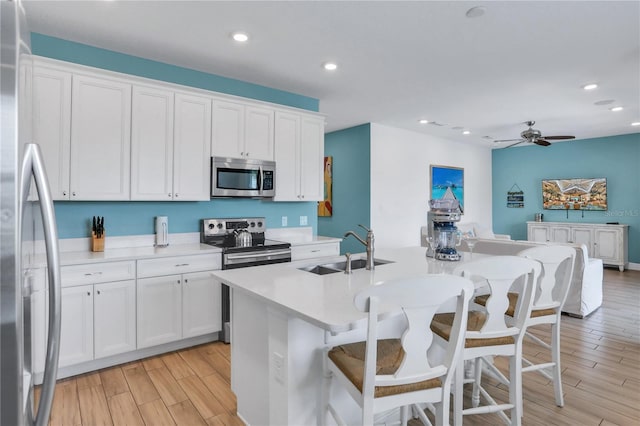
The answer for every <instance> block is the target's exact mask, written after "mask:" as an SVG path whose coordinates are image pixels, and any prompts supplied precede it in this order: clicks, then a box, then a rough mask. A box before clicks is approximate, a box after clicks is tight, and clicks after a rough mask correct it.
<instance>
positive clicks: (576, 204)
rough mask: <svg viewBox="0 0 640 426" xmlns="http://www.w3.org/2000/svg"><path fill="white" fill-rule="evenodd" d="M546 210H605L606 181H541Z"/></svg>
mask: <svg viewBox="0 0 640 426" xmlns="http://www.w3.org/2000/svg"><path fill="white" fill-rule="evenodd" d="M542 207H543V208H544V209H546V210H598V211H604V210H607V179H606V178H596V179H543V180H542Z"/></svg>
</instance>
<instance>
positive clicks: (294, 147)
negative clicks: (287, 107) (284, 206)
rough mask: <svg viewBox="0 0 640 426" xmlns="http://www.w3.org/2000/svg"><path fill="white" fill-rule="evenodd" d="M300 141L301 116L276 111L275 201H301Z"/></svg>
mask: <svg viewBox="0 0 640 426" xmlns="http://www.w3.org/2000/svg"><path fill="white" fill-rule="evenodd" d="M299 139H300V116H299V115H297V114H291V113H286V112H280V111H276V115H275V141H274V143H275V159H276V195H275V197H274V201H299V200H300V180H299V178H298V173H299V168H300V161H299V160H298V159H299V155H298V140H299Z"/></svg>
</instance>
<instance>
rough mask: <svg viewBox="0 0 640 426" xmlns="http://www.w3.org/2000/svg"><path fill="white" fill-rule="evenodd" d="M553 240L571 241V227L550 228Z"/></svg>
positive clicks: (560, 241)
mask: <svg viewBox="0 0 640 426" xmlns="http://www.w3.org/2000/svg"><path fill="white" fill-rule="evenodd" d="M549 231H550V234H551V235H550V237H551V241H553V242H554V243H569V242H571V228H570V227H568V226H552V227H551V228H550V230H549Z"/></svg>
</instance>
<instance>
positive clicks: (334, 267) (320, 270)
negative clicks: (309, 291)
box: [298, 259, 393, 275]
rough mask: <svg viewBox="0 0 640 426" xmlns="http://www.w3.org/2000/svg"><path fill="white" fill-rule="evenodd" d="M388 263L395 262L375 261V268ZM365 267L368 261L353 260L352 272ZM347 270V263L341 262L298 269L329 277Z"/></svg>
mask: <svg viewBox="0 0 640 426" xmlns="http://www.w3.org/2000/svg"><path fill="white" fill-rule="evenodd" d="M387 263H393V262H392V261H390V260H382V259H373V265H374V266H378V265H384V264H387ZM365 266H367V260H366V259H353V260H352V261H351V270H352V271H354V270H356V269H363V268H364V267H365ZM346 268H347V262H346V261H341V262H332V263H323V264H321V265H311V266H305V267H303V268H298V269H300V270H301V271H306V272H311V273H313V274H316V275H327V274H334V273H336V272H344V271H345V269H346Z"/></svg>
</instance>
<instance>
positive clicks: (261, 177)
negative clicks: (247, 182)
mask: <svg viewBox="0 0 640 426" xmlns="http://www.w3.org/2000/svg"><path fill="white" fill-rule="evenodd" d="M263 173H264V170H262V166H260V169H259V172H258V194H260V195H262V182H263V180H264V175H263Z"/></svg>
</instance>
